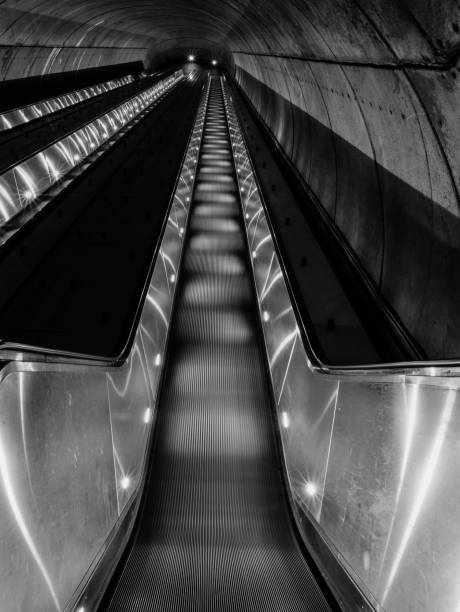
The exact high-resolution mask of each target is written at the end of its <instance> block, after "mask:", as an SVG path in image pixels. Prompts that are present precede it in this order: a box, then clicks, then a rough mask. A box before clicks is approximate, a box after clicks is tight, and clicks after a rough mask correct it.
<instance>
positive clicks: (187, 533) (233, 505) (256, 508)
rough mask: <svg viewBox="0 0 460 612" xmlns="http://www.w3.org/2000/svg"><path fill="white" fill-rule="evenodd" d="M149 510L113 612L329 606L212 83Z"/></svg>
mask: <svg viewBox="0 0 460 612" xmlns="http://www.w3.org/2000/svg"><path fill="white" fill-rule="evenodd" d="M197 172H198V174H197V182H196V189H195V196H194V201H193V205H192V210H191V218H190V230H189V239H188V244H187V247H186V250H185V252H184V261H183V266H182V268H183V269H182V273H181V281H182V282H181V287H180V291H179V294H178V299H177V304H176V312H175V317H174V320H173V326H172V335H171V339H170V349H169V357H168V363H167V365H166V368H167V369H166V378H165V383H164V387H163V393H162V397H161V400H160V404H159V416H158V422H157V431H156V438H155V443H154V447H153V452H152V457H151V459H150V461H151V471H150V476H149V479H148V481H147V484H146V486H147V491H146V499H145V505H144V507H143V511H142V515H141V517H140V520H139V524H138V529H137V532H136V535H135V537H134V539H133V544H132V547H131V549H130V551H129V554H127V555H126V556H125V560H124V561H123V563H124V565H123V566H122V567H120V568H119V570H118V572H116V574H115V578H114V580H113V581H112V584H111V586H110V587H109V591H108V592H107V594H106V596H105V599H104V602H103V604H102V608H103V609H108V610H110V611H113V612H115V611H126V612H127V611H130V612H141V611H142V612H144V611H147V610H149V611H151V610H161V611H165V610H171V611H173V610H174V611H179V610H180V611H183V610H232V611H236V610H241V611H243V610H244V611H248V610H264V611H267V610H273V611H276V612H279V611H281V610H299V611H300V610H311V611H315V612H316V611H322V610H324V611H325V610H329V605H328V603H327V601H326V599H325V597H324V595H323V594H322V592H321V590H320V588H319V586H318V585H317V583H316V582H315V580H314V577H313V575H312V573H311V571H310V569H309V567H308V565H307V563H306V561H305V560H304V557H303V556H302V553H301V551H300V548H299V546H298V543H297V540H296V538H295V535H294V533H293V527H292V526H291V523H290V518H289V514H288V510H287V506H286V500H285V496H284V491H283V483H282V479H281V478H282V477H281V471H280V465H279V457H278V451H277V448H276V439H275V435H274V429H273V423H272V418H273V417H272V409H271V404H270V401H271V400H270V397H269V388H268V383H267V377H266V373H265V371H264V367H265V366H264V360H263V356H262V352H261V346H260V343H259V340H258V337H257V334H258V333H259V332H258V327H257V321H256V312H255V307H254V303H253V300H254V296H253V289H252V286H251V282H250V276H249V270H248V265H247V255H246V245H245V241H244V235H243V229H242V226H241V224H240V210H239V202H238V191H237V184H236V180H235V174H234V167H233V161H232V153H231V146H230V141H229V137H228V133H227V125H226V118H225V111H224V105H223V97H222V91H221V87H220V81H219V79H218V78H217V77H213V78H212V84H211V91H210V98H209V105H208V110H207V115H206V123H205V129H204V134H203V142H202V148H201V155H200V159H199V166H198V170H197Z"/></svg>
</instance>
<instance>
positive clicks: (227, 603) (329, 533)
mask: <svg viewBox="0 0 460 612" xmlns="http://www.w3.org/2000/svg"><path fill="white" fill-rule="evenodd" d="M236 107H237V104H236V96H235V94H234V90H233V89H232V87H231V81H230V79H228V77H224V76H219V74H218V73H217V72H215V73H212V74H211V76H210V77H208V78H205V74H204V71H201V72H200V73H199V74H196V75H195V74H191V75H188V77H187V78H185V79H182V81H181V83H180V84H179V85H178V87H177V88H176V89H175V92H174V93H173V94H172V95H171V96H170V97H169V99H168V104H164V105H160V106H159V107H158V108H157V109H156V111H155V112H151V113H149V114H148V115H147V116H146V118H145V120H143V122H142V124H140V126H139V127H138V128H135V129H133V130H131V131H130V132H129V133H128V134H127V135H126V139H125V140H124V141H121V142H120V146H117V147H114V148H113V151H112V153H111V154H110V155H109V154H108V155H107V156H102V157H101V162H100V164H99V165H97V164H95V165H94V166H92V167H91V168H89V169H88V173H87V176H86V179H87V180H84V181H80V182H78V183H76V184H75V185H74V186H73V188H72V189H71V190H70V189H69V191H68V193H66V192H64V193H63V195H62V199H59V200H56V201H55V202H53V204H52V205H51V206H50V207H49V208H48V210H47V211H46V210H45V212H46V214H44V215H43V216H42V217H41V218H40V219H38V220H37V222H36V224H30V227H29V226H27V225H26V226H25V227H24V229H23V232H20V233H18V235H17V236H15V237H14V238H13V239H12V241H11V242H9V243H7V244H6V245H4V247H2V249H3V251H4V250H5V249H10V248H11V251H9V250H7V255H8V257H9V259H8V258H7V257H4V258H3V260H2V259H0V280H1V281H2V288H3V297H2V299H1V300H0V338H2V340H3V343H1V344H0V355H1V358H2V360H3V364H2V368H1V370H0V407H1V416H2V418H1V420H0V517H1V518H0V541H1V542H2V550H3V553H2V556H1V557H0V610H2V612H3V611H5V612H14V611H17V610H21V611H25V612H28V611H29V610H34V612H51V611H55V612H67V611H68V612H90V611H91V612H94V611H95V610H100V611H106V610H107V611H110V612H115V611H126V612H128V611H131V610H132V611H133V612H145V611H147V610H149V611H150V610H171V611H173V610H177V611H179V610H180V611H182V610H209V611H211V610H216V611H217V610H219V611H220V610H232V611H233V610H242V611H243V610H273V611H276V612H278V611H280V610H286V611H288V610H289V611H291V610H299V611H300V610H310V611H312V612H315V611H319V612H321V611H326V610H337V609H343V610H360V611H364V610H365V611H368V612H372V611H373V610H375V609H379V610H387V611H388V612H399V611H400V610H408V609H413V607H414V605H415V606H416V607H417V609H421V610H422V609H423V610H446V611H447V610H453V609H456V607H455V605H457V600H458V597H457V594H458V589H457V584H458V580H457V574H458V571H457V569H458V568H457V566H456V565H455V563H452V559H453V558H458V541H459V538H458V529H457V523H456V521H454V520H452V517H455V516H456V509H457V508H458V499H457V497H458V496H457V491H458V486H457V481H458V470H459V453H458V444H457V440H458V435H457V434H458V428H459V418H458V415H459V414H460V403H459V402H460V400H459V399H458V398H460V395H459V392H458V390H459V383H458V377H459V370H458V365H455V364H448V363H447V364H442V363H439V362H438V363H436V362H433V363H416V362H413V363H385V364H381V363H371V364H370V365H356V364H351V365H350V366H346V365H341V366H333V365H325V364H324V363H322V362H321V361H320V360H318V358H317V355H316V354H315V350H314V348H315V343H314V341H315V334H314V333H313V334H311V333H310V332H311V330H310V329H309V328H308V326H306V325H305V323H304V320H303V317H302V310H301V308H299V304H298V301H297V300H298V293H297V292H296V291H295V290H294V289H293V286H292V285H291V284H290V282H291V279H290V274H289V269H288V268H287V267H286V261H285V258H284V257H283V250H282V249H280V248H279V244H278V242H277V235H276V231H274V230H276V229H277V227H276V225H277V223H276V222H277V219H276V214H273V215H272V214H271V212H272V211H271V210H270V206H269V204H268V202H267V200H266V199H264V197H263V192H262V190H261V189H260V184H259V182H258V175H257V174H256V163H255V160H254V159H253V157H251V154H250V146H249V145H248V140H247V139H246V140H245V138H244V136H243V130H242V123H243V120H244V115H243V114H242V113H237V112H236V110H235V109H236ZM122 143H123V146H121V144H122ZM256 151H257V145H256ZM179 157H180V158H181V159H179ZM265 159H266V158H265ZM262 165H263V164H262ZM273 180H274V179H273ZM277 184H278V183H277ZM76 203H78V205H79V206H80V204H81V208H78V207H77V205H76ZM278 212H279V211H278ZM61 213H65V214H61ZM275 213H276V211H275ZM61 217H62V223H61ZM293 220H294V217H293ZM292 224H294V221H293V222H292ZM295 225H297V221H296V223H295ZM274 226H275V227H274ZM299 227H300V228H301V226H300V224H299ZM43 238H44V239H43ZM15 241H17V243H16V244H17V246H18V247H20V248H16V249H14V250H13V249H12V247H11V246H10V245H11V244H12V243H13V242H15ZM305 243H306V244H305V247H306V248H307V247H310V246H311V245H310V244H309V242H308V237H307V238H305ZM42 245H43V249H42V250H41V251H39V250H38V246H40V248H41V246H42ZM13 256H14V257H13ZM307 263H308V266H307V270H308V269H309V267H312V264H313V259H312V258H310V259H307ZM21 270H22V276H21ZM316 278H317V277H316ZM307 280H308V277H307ZM326 280H327V279H326ZM322 288H324V285H320V286H319V288H318V285H317V284H316V283H314V282H311V283H310V285H309V289H310V290H311V292H312V293H317V294H318V299H319V298H321V300H322V301H323V302H324V304H325V308H326V306H327V303H326V302H327V300H326V297H327V294H325V293H324V291H323V289H322ZM121 289H122V290H121ZM7 290H8V291H7ZM313 290H315V291H313ZM69 296H71V299H69ZM2 302H3V303H2ZM133 312H134V313H135V316H133ZM331 334H332V332H331ZM31 341H33V342H32V343H31ZM441 519H442V520H441ZM427 534H429V536H430V537H427ZM434 555H435V556H434ZM434 558H436V564H435V563H433V559H434ZM439 576H442V580H438V578H439ZM421 577H423V585H422V586H421V585H420V579H421ZM446 584H447V585H450V586H449V588H446ZM419 602H422V603H420V605H419ZM454 604H455V605H454ZM457 607H458V606H457Z"/></svg>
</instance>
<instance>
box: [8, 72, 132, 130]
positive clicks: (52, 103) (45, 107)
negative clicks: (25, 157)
mask: <svg viewBox="0 0 460 612" xmlns="http://www.w3.org/2000/svg"><path fill="white" fill-rule="evenodd" d="M133 81H134V79H133V77H132V76H131V75H130V76H125V77H122V78H121V79H114V80H112V81H106V82H104V83H99V84H98V85H93V86H91V87H85V88H84V89H79V90H77V91H73V92H70V93H66V94H64V95H62V96H57V97H55V98H50V99H48V100H42V101H41V102H35V103H34V104H29V105H28V106H24V107H22V108H17V109H14V110H10V111H7V112H4V113H2V114H0V131H4V130H9V129H11V128H13V127H16V126H17V125H21V124H22V123H27V122H29V121H31V120H33V119H38V118H40V117H43V116H45V115H49V114H51V113H55V112H56V111H59V110H62V109H63V108H67V107H69V106H73V105H74V104H77V103H78V102H81V101H82V100H84V99H85V100H88V99H89V98H93V97H95V96H99V95H101V94H103V93H106V92H108V91H112V90H113V89H118V88H119V87H123V86H124V85H128V84H129V83H133Z"/></svg>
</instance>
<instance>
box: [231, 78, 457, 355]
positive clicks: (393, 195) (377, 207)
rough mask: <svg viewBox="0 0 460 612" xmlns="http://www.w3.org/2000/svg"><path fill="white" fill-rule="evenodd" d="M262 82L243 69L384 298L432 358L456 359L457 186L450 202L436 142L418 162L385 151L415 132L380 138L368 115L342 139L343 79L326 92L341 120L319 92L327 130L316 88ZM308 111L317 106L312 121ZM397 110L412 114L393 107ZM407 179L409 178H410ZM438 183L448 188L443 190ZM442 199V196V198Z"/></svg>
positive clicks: (257, 100)
mask: <svg viewBox="0 0 460 612" xmlns="http://www.w3.org/2000/svg"><path fill="white" fill-rule="evenodd" d="M258 76H259V77H260V78H256V77H254V76H252V75H250V74H249V72H247V71H246V70H243V69H242V68H241V67H239V68H237V72H236V78H237V81H238V82H239V84H240V86H241V87H242V88H243V90H244V91H245V92H246V94H247V95H248V96H249V98H250V100H251V102H252V104H253V105H254V107H255V109H256V110H257V111H258V112H259V113H260V115H261V116H262V118H263V120H264V121H265V123H266V124H267V126H268V127H269V128H270V130H271V131H272V133H273V135H274V136H275V138H276V139H277V140H278V142H279V143H280V144H281V146H282V148H283V149H284V152H285V153H286V154H287V156H288V157H289V159H290V160H291V161H292V162H293V164H294V165H295V167H296V169H297V170H298V171H299V173H300V175H301V177H302V178H303V179H304V180H305V182H306V183H307V184H308V186H309V187H310V189H311V190H312V191H313V192H314V194H315V195H316V196H317V198H318V200H319V202H320V203H321V204H322V205H323V207H324V208H325V209H326V211H327V213H328V215H329V217H330V218H331V219H332V220H333V221H334V223H335V224H336V226H337V227H338V228H339V230H340V232H341V233H342V235H343V236H344V237H345V239H346V240H347V241H348V243H349V244H350V246H351V247H352V249H353V251H354V252H355V253H356V255H357V257H358V259H359V260H360V262H361V264H362V266H363V267H364V269H365V271H366V272H367V274H368V275H369V277H370V278H371V279H372V281H373V282H374V283H375V285H376V287H377V289H378V290H379V291H380V293H381V295H382V296H383V297H384V299H385V300H386V301H387V303H389V305H390V306H391V307H392V308H393V309H394V310H395V312H396V313H397V314H398V315H399V317H400V319H401V321H402V323H403V324H404V325H405V326H406V327H407V329H408V331H409V332H410V333H411V334H412V336H413V337H414V338H415V339H416V340H417V341H418V343H419V344H420V346H421V347H422V348H423V350H424V351H425V353H426V354H427V355H428V357H429V358H430V359H455V358H459V357H460V309H459V308H458V304H460V283H459V282H458V279H459V271H460V216H459V214H458V208H457V204H456V197H455V190H453V189H452V188H451V193H447V195H446V192H448V189H447V188H446V184H449V180H450V179H449V176H447V177H446V176H442V175H441V176H436V175H435V174H434V172H433V166H434V164H433V163H429V162H427V157H428V155H432V156H435V155H436V150H435V148H434V147H433V146H432V145H431V144H430V143H428V145H427V137H426V135H425V134H422V137H424V139H423V140H421V142H423V143H424V146H425V148H422V150H421V151H420V150H414V151H413V157H412V158H409V159H407V156H408V155H411V146H410V145H411V143H410V142H409V146H408V147H407V148H406V150H405V151H402V152H401V151H392V150H389V151H388V150H385V144H387V143H388V142H390V143H391V142H393V146H394V145H395V143H396V145H397V144H398V139H400V138H401V137H402V138H403V139H404V138H406V140H410V138H411V136H410V135H409V136H407V135H405V134H402V135H401V134H399V135H396V134H393V135H392V134H388V133H387V134H383V133H382V134H378V133H377V134H375V130H376V127H377V128H378V127H379V126H378V125H377V126H376V125H375V124H374V125H373V129H374V134H372V133H371V130H372V128H369V126H365V123H364V122H363V119H362V118H361V122H362V126H361V128H359V129H358V128H357V127H356V118H353V121H351V123H352V125H348V126H341V128H340V129H341V131H342V134H343V136H342V135H340V134H339V133H338V130H339V128H338V127H337V129H331V127H330V126H331V125H334V120H335V121H337V120H339V121H347V116H346V113H345V112H344V111H343V106H346V105H347V103H348V100H349V99H351V98H352V96H351V94H350V93H347V92H346V91H340V88H339V87H338V84H337V81H334V82H332V83H328V85H329V87H330V92H331V93H333V92H334V91H336V93H337V97H338V98H339V101H338V103H336V108H337V105H341V106H342V108H340V109H339V108H337V112H339V113H341V114H342V116H341V117H338V118H337V117H335V118H334V117H331V111H332V110H334V109H333V104H331V103H330V101H329V102H328V103H327V104H326V103H325V101H324V99H325V96H324V94H322V96H323V97H322V100H323V102H322V103H323V109H322V112H324V113H325V114H326V115H327V114H328V115H329V116H327V120H328V123H329V126H328V125H325V124H326V121H325V120H324V121H323V120H320V119H321V117H320V116H319V112H318V110H317V108H316V109H314V104H312V102H311V99H312V98H314V97H315V95H316V96H317V97H318V91H316V92H312V91H308V90H305V91H299V81H298V80H297V82H296V86H297V91H295V88H294V81H295V79H294V78H293V77H292V74H291V75H289V73H288V72H286V71H285V73H284V75H283V77H282V78H284V79H285V87H286V88H288V91H287V92H286V91H284V92H282V93H278V92H276V91H275V90H274V88H272V87H269V86H268V85H266V84H265V83H264V82H263V81H265V82H270V77H271V76H272V75H270V74H268V73H267V72H265V73H264V72H263V71H262V72H261V73H260V74H259V75H258ZM262 79H263V80H262ZM278 79H279V76H278ZM272 80H273V78H272ZM316 83H318V80H317V81H316ZM290 85H292V87H291V88H290V89H289V86H290ZM317 90H318V87H317ZM340 94H342V95H340ZM296 96H298V97H297V99H296ZM307 97H309V98H310V100H309V101H307ZM301 106H303V107H304V108H301ZM309 107H310V108H309ZM307 109H308V110H310V109H313V111H314V112H315V114H316V117H315V116H313V113H312V112H308V110H307ZM392 112H398V113H401V112H403V114H404V112H407V111H405V110H404V109H403V111H401V109H396V108H394V109H393V111H392ZM363 116H364V115H363V114H362V115H361V117H363ZM349 123H350V121H349ZM353 123H354V124H353ZM363 127H366V128H367V141H366V139H364V138H363V137H362V134H355V135H354V136H352V135H350V136H349V137H344V136H345V132H346V130H353V129H354V128H355V130H356V132H359V131H360V130H361V131H362V132H365V130H364V129H362V128H363ZM381 129H383V128H381ZM390 129H391V124H390V123H388V130H390ZM369 134H370V136H369ZM392 137H393V140H392ZM353 138H355V140H354V142H353V143H352V142H351V141H352V140H353ZM377 147H379V150H377ZM387 147H388V145H387ZM404 156H406V158H405V159H401V165H400V167H399V168H397V169H396V172H395V171H390V170H389V169H388V168H387V167H385V166H390V167H391V166H392V164H395V163H397V162H398V158H399V159H400V158H404ZM379 158H380V159H379ZM377 159H379V161H377ZM420 159H423V160H424V163H425V165H423V164H421V162H420ZM387 160H389V161H387ZM380 161H381V162H382V163H380ZM430 162H431V160H430ZM435 162H437V164H438V168H437V172H438V173H439V172H440V170H439V167H440V168H441V169H442V164H441V162H440V161H439V159H435ZM383 163H385V166H384V165H383ZM444 163H445V162H444ZM430 170H431V176H428V180H429V190H428V189H426V188H425V184H424V183H423V182H422V188H424V189H425V190H426V191H428V193H430V194H431V195H432V196H436V199H435V198H434V197H429V195H428V194H425V193H422V191H421V190H419V189H417V188H416V186H415V185H416V184H417V181H418V179H419V176H421V175H422V174H423V172H425V174H426V172H428V174H429V173H430ZM445 172H446V173H447V169H446V170H445ZM405 173H406V174H407V179H408V180H404V174H405ZM423 178H426V177H423V176H422V178H421V181H422V180H423ZM436 181H438V182H441V183H442V187H441V188H439V190H438V191H437V188H436V185H435V182H436ZM443 189H444V192H443ZM438 193H441V194H442V196H439V197H438ZM448 199H450V201H451V202H452V200H453V202H454V206H452V205H450V206H449V205H448V204H447V203H446V201H447V200H448Z"/></svg>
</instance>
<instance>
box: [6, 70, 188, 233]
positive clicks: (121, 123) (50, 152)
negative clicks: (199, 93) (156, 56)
mask: <svg viewBox="0 0 460 612" xmlns="http://www.w3.org/2000/svg"><path fill="white" fill-rule="evenodd" d="M183 78H184V75H183V72H182V71H181V70H179V71H177V72H175V73H174V74H173V75H171V76H169V77H168V78H166V79H164V80H163V81H160V82H159V83H156V84H155V85H153V86H152V87H149V88H148V89H146V90H145V91H143V92H141V93H139V94H137V95H136V96H134V97H132V98H131V99H129V100H127V101H125V102H123V103H122V104H120V105H119V106H117V107H116V108H114V109H112V110H111V111H109V112H107V113H106V114H105V115H103V116H101V117H98V118H97V119H95V120H94V121H92V122H90V123H88V124H86V125H85V126H83V127H82V128H79V129H78V130H76V131H75V132H73V133H72V134H70V135H68V136H66V137H64V138H62V139H61V140H60V141H58V142H55V143H54V144H52V145H50V146H49V147H47V148H45V149H43V150H42V151H40V152H39V153H36V154H34V155H32V156H31V157H29V158H27V159H26V160H25V161H23V162H21V163H19V164H17V165H16V166H14V167H13V168H10V169H9V170H7V171H6V172H4V173H3V174H1V175H0V229H1V230H3V236H0V244H1V243H2V242H5V241H6V240H7V239H8V238H9V237H10V236H11V234H12V233H14V231H17V228H16V227H15V226H14V224H11V225H10V224H8V222H9V221H10V220H12V219H13V217H14V216H15V215H17V214H18V213H19V212H21V211H22V210H24V209H25V208H28V209H31V214H32V215H33V214H35V212H37V211H38V210H40V209H41V208H43V206H45V205H46V204H47V202H44V201H40V200H39V199H38V198H39V196H41V195H43V194H44V193H45V192H46V191H47V190H48V189H49V188H50V187H51V186H53V185H57V183H58V182H60V184H61V185H62V188H64V186H65V185H63V183H62V181H63V179H64V178H65V179H68V178H70V179H72V178H74V177H70V176H68V175H69V173H70V172H71V171H72V170H74V169H76V168H77V167H80V166H83V162H84V160H85V159H86V158H88V157H89V156H90V155H94V154H97V155H100V154H101V153H102V152H103V151H105V150H106V149H107V147H108V146H112V145H113V144H114V143H115V141H116V140H118V139H119V138H120V137H121V136H123V134H124V133H125V131H126V129H127V128H128V127H129V128H131V127H133V125H135V124H136V123H137V122H138V121H139V120H140V119H141V117H142V115H143V113H144V112H146V110H147V109H148V108H149V107H151V106H152V105H153V104H154V103H155V102H156V101H157V100H158V99H159V98H160V97H161V96H162V95H164V94H165V93H166V92H168V91H170V90H171V89H172V87H174V86H175V85H176V84H177V83H178V82H179V81H180V80H182V79H183ZM85 167H86V166H84V168H85ZM50 170H51V171H50ZM68 183H69V181H68V180H67V181H66V185H67V184H68ZM55 195H56V193H53V196H55ZM32 202H33V204H32ZM32 208H33V210H32Z"/></svg>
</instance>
